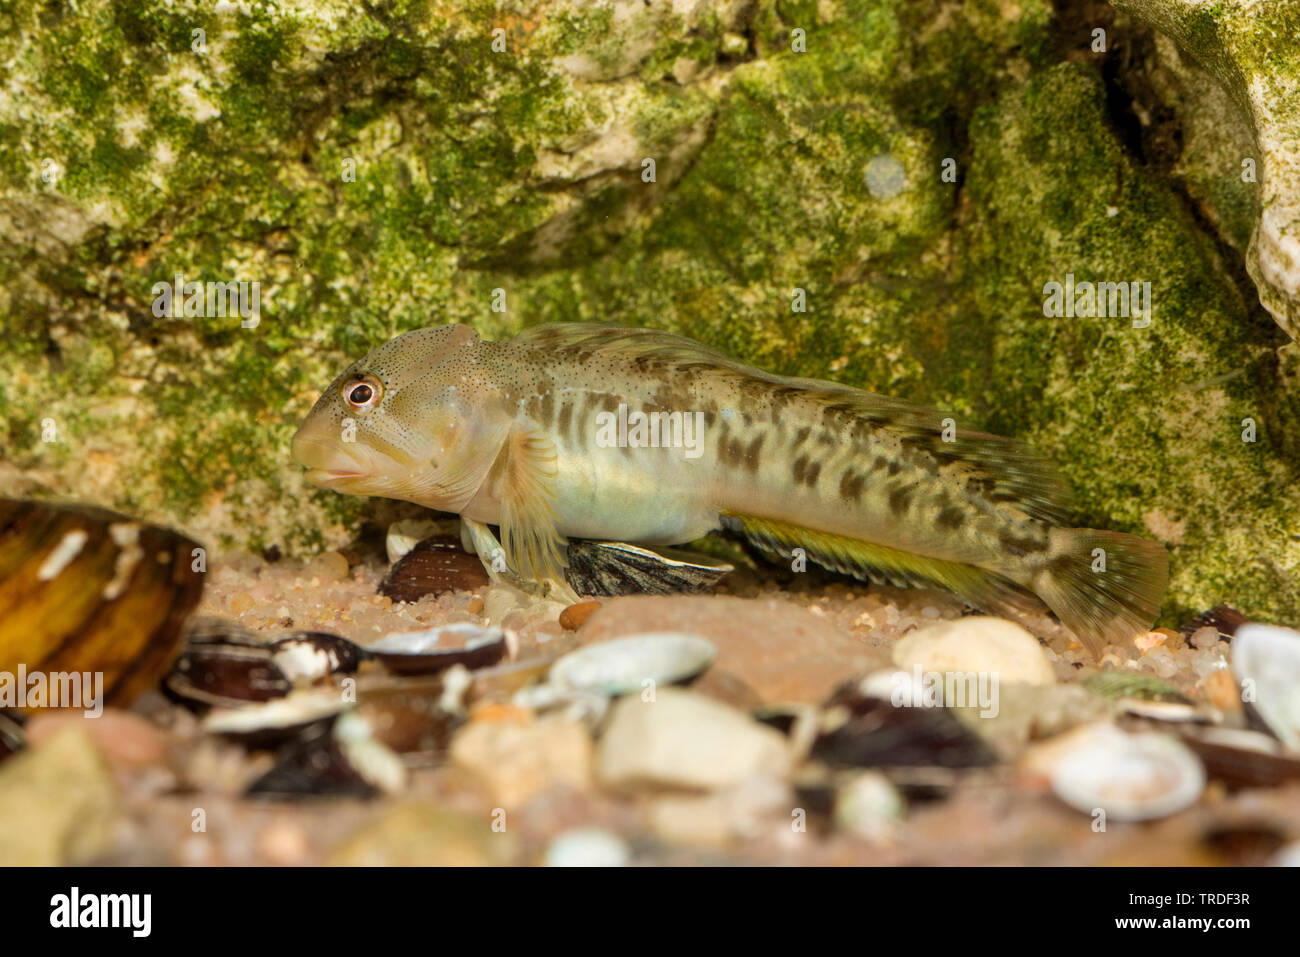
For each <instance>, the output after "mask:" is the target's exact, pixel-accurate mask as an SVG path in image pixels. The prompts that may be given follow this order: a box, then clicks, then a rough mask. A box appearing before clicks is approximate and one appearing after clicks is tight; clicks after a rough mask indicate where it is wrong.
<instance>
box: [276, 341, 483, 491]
mask: <svg viewBox="0 0 1300 957" xmlns="http://www.w3.org/2000/svg"><path fill="white" fill-rule="evenodd" d="M480 345H481V343H480V340H479V338H478V335H477V334H476V333H475V332H474V330H473V329H471V328H469V327H468V326H460V325H450V326H439V327H437V328H433V329H419V330H416V331H414V332H408V333H405V334H404V335H400V336H398V337H397V338H396V339H393V340H392V341H390V342H388V343H385V344H384V345H382V346H380V347H379V348H378V349H375V350H374V351H373V352H371V353H370V354H369V355H367V356H366V357H365V358H363V359H361V360H359V361H357V362H354V363H353V364H352V365H350V366H348V368H347V369H345V370H344V371H343V373H342V374H341V375H340V376H339V377H338V378H336V379H335V380H334V381H333V382H331V383H330V385H329V387H328V388H327V389H326V390H325V391H324V392H323V393H322V394H321V397H320V398H319V399H318V400H317V402H316V404H315V406H313V407H312V410H311V412H309V413H308V414H307V417H306V418H305V419H304V420H303V422H302V425H301V426H299V428H298V432H297V434H296V435H294V437H293V444H292V447H291V455H292V457H293V460H294V462H296V463H297V464H299V465H302V466H305V467H306V468H307V474H306V478H307V480H308V481H309V482H311V483H313V484H315V485H319V486H321V487H322V488H329V489H334V490H336V491H339V492H348V493H350V494H353V495H377V496H381V497H384V498H396V499H403V500H405V501H410V502H417V503H419V504H421V505H425V506H427V507H429V508H435V509H440V510H442V511H449V512H458V511H460V509H461V507H463V506H464V504H465V503H466V502H468V501H469V499H470V498H472V497H473V495H474V493H475V491H477V489H478V487H479V486H480V485H481V484H482V482H483V480H484V478H486V476H487V473H488V470H489V469H490V468H491V466H492V463H493V461H494V460H495V458H496V454H497V450H498V449H499V447H500V445H501V443H502V442H503V441H504V436H505V433H506V431H507V430H508V413H507V411H506V409H505V405H504V403H503V402H502V401H501V399H500V397H499V395H498V394H497V393H496V390H495V389H493V388H492V387H491V385H490V384H489V383H488V382H487V380H486V378H485V375H484V371H483V369H482V367H481V366H480V365H479V359H478V351H477V350H478V347H479V346H480Z"/></svg>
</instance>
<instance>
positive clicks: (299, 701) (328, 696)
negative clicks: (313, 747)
mask: <svg viewBox="0 0 1300 957" xmlns="http://www.w3.org/2000/svg"><path fill="white" fill-rule="evenodd" d="M353 706H354V705H353V703H352V702H349V701H347V700H345V698H344V696H343V692H342V690H341V689H338V688H310V689H303V690H299V691H294V692H292V693H291V694H288V695H285V696H284V697H281V698H275V699H273V700H270V701H263V702H260V703H257V704H246V705H244V706H243V707H238V708H217V709H213V710H212V711H209V712H208V714H207V715H206V716H205V717H204V718H203V721H202V724H201V727H202V728H203V730H204V731H205V732H207V733H208V734H217V735H221V736H222V737H226V738H231V739H233V740H237V741H239V742H240V743H241V744H243V745H245V746H246V747H249V748H268V747H274V746H276V745H279V744H282V743H283V742H285V741H288V740H291V739H293V738H298V737H301V736H302V735H304V734H306V733H307V732H308V731H309V730H312V729H314V728H316V727H328V726H330V725H332V724H333V723H334V721H336V720H337V719H338V717H339V716H340V715H342V714H344V713H345V712H347V711H350V710H351V709H352V708H353Z"/></svg>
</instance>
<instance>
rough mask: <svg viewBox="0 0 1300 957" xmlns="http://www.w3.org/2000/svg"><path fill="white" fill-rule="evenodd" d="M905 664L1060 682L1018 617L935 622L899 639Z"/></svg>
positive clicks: (897, 656) (899, 660) (898, 655)
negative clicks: (1014, 620)
mask: <svg viewBox="0 0 1300 957" xmlns="http://www.w3.org/2000/svg"><path fill="white" fill-rule="evenodd" d="M893 658H894V664H895V665H897V666H898V667H899V668H902V669H904V670H908V671H910V670H912V669H913V668H915V667H919V668H920V669H921V670H922V671H929V672H939V673H946V672H963V673H964V672H977V673H984V674H996V675H997V676H998V681H999V683H1008V684H1009V683H1015V682H1020V683H1024V684H1031V685H1053V684H1056V672H1055V671H1054V670H1053V668H1052V663H1051V662H1050V661H1048V659H1047V655H1046V653H1045V652H1044V650H1043V647H1042V645H1040V644H1039V643H1038V639H1037V638H1035V637H1034V636H1033V635H1031V634H1030V633H1029V632H1027V631H1025V629H1023V628H1021V627H1020V626H1019V625H1017V624H1016V623H1015V622H1013V621H1006V620H1005V619H1002V618H990V617H986V616H983V615H975V616H972V617H969V618H957V619H955V620H953V621H945V622H943V623H941V624H937V625H929V626H927V627H925V628H921V629H918V630H917V631H914V632H911V633H910V634H907V635H904V636H903V637H902V638H901V639H899V641H898V643H897V644H895V645H894V652H893Z"/></svg>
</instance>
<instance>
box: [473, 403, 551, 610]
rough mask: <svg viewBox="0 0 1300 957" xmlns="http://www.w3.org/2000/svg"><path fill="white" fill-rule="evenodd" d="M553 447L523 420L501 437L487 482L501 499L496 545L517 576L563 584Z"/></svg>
mask: <svg viewBox="0 0 1300 957" xmlns="http://www.w3.org/2000/svg"><path fill="white" fill-rule="evenodd" d="M555 476H556V464H555V445H554V443H552V442H551V440H550V439H549V438H548V437H547V436H546V435H545V433H543V432H542V430H541V429H540V428H538V427H537V426H536V425H535V424H534V423H532V422H530V421H528V420H525V421H523V422H521V423H519V424H518V425H516V426H515V428H514V429H512V430H511V432H510V434H509V435H508V436H507V437H506V441H505V444H504V445H503V446H502V449H501V454H500V455H499V456H498V457H497V460H496V463H495V464H494V465H493V466H492V472H491V475H490V477H489V481H491V482H493V483H494V487H495V489H496V491H497V495H498V497H499V498H500V501H501V544H502V546H503V547H504V549H505V554H506V562H507V563H508V564H509V566H510V568H511V570H512V571H514V572H515V573H516V574H518V575H519V576H520V577H522V578H528V579H533V580H534V581H551V582H558V583H560V584H561V585H562V584H563V582H564V569H565V567H566V566H567V565H568V557H567V554H566V551H567V542H566V541H565V538H564V536H563V535H561V534H560V533H559V532H558V531H557V530H556V527H555V488H554V486H555Z"/></svg>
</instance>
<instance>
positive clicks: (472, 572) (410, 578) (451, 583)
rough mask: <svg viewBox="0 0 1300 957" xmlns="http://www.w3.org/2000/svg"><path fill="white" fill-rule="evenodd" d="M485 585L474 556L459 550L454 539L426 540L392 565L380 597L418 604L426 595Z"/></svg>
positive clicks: (483, 575)
mask: <svg viewBox="0 0 1300 957" xmlns="http://www.w3.org/2000/svg"><path fill="white" fill-rule="evenodd" d="M486 584H488V575H487V572H486V571H484V570H483V562H482V561H481V560H480V559H479V558H478V556H477V555H471V554H469V553H468V552H467V551H465V550H464V549H463V548H462V547H461V543H460V539H459V538H457V537H454V536H436V537H434V538H427V539H425V540H424V541H422V542H420V543H419V544H418V545H416V546H415V547H414V548H413V549H411V550H410V551H409V552H407V553H406V554H405V555H403V556H402V557H401V558H399V559H398V560H397V561H396V562H394V563H393V567H392V568H390V569H389V570H388V574H387V575H385V576H384V580H383V581H382V582H380V583H379V594H381V595H384V596H386V597H388V598H389V599H391V600H392V601H398V602H401V601H419V600H420V599H421V598H424V597H425V596H426V595H434V596H437V595H441V594H443V593H444V592H449V591H469V590H472V589H475V588H481V587H482V586H484V585H486Z"/></svg>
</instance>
